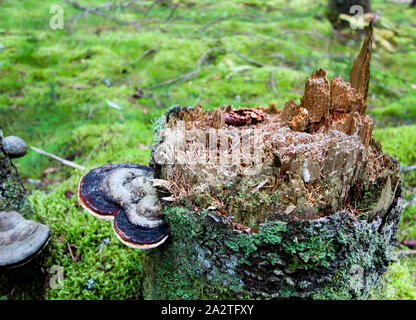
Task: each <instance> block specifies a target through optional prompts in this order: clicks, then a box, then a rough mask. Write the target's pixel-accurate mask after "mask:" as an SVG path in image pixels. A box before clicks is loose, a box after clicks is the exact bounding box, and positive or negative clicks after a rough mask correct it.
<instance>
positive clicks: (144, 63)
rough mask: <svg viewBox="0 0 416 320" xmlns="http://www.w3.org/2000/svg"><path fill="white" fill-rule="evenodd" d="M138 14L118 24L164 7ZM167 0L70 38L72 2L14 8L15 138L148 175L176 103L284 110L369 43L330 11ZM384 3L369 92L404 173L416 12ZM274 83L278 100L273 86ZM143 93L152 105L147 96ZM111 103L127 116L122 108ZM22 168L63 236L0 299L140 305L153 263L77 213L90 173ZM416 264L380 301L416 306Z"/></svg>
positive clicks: (10, 32)
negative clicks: (162, 120)
mask: <svg viewBox="0 0 416 320" xmlns="http://www.w3.org/2000/svg"><path fill="white" fill-rule="evenodd" d="M80 2H81V3H82V4H84V5H87V6H94V5H97V3H98V2H97V1H80ZM100 3H101V2H100ZM140 3H141V5H143V6H144V7H143V8H141V10H140V11H135V10H131V9H124V10H120V12H119V13H118V14H117V17H118V18H119V19H123V20H138V21H141V20H142V18H143V17H144V14H143V12H144V11H146V6H147V7H148V6H150V5H151V4H152V2H151V1H143V2H140ZM168 3H169V2H168V1H165V2H161V3H160V4H158V5H156V6H154V7H153V8H152V10H151V11H150V12H149V14H148V16H147V17H148V18H149V19H145V20H143V21H142V22H143V23H142V27H137V26H133V25H125V24H121V23H118V22H116V21H113V20H111V19H108V18H101V17H99V16H96V15H94V14H88V15H87V16H86V17H85V18H83V17H81V18H80V19H79V20H78V22H77V23H76V25H74V26H73V28H70V27H71V23H70V22H68V23H66V25H65V29H64V30H55V31H54V30H51V29H49V27H48V26H49V19H50V17H51V16H52V14H51V13H50V12H49V10H50V7H51V6H52V5H56V4H61V5H62V6H63V8H64V17H65V19H68V18H70V17H72V16H73V15H75V14H77V13H79V11H78V10H76V9H74V8H72V7H71V6H70V5H68V3H66V2H61V1H52V0H47V1H41V2H39V1H34V0H24V1H11V0H5V1H2V3H1V10H0V125H1V126H2V127H3V132H4V134H5V135H12V134H13V135H18V136H21V137H22V138H23V139H25V140H26V141H27V143H28V144H29V145H33V146H36V147H39V148H42V149H44V150H46V151H48V152H51V153H54V154H57V155H59V156H61V157H65V158H67V159H69V160H73V161H75V162H77V163H79V164H83V165H85V166H86V167H87V168H93V167H96V166H99V165H102V164H104V163H107V162H136V163H142V164H147V163H148V160H149V157H150V148H146V147H145V146H150V145H151V143H152V141H153V131H152V130H153V122H154V121H155V119H156V118H157V117H158V116H160V115H161V114H163V113H164V111H165V109H166V108H167V107H168V106H170V105H173V104H180V105H184V106H185V105H189V106H193V105H195V104H198V103H200V104H202V105H203V106H205V107H208V108H211V107H216V106H218V105H221V104H232V105H235V106H238V105H244V106H255V105H258V104H260V105H267V104H269V103H270V102H275V103H276V104H277V105H278V106H279V107H282V106H283V104H284V102H286V101H287V100H289V99H292V98H293V99H295V100H296V101H298V100H299V98H300V96H301V95H302V92H303V85H304V82H305V79H306V77H307V76H308V75H310V74H311V73H312V71H313V70H314V69H317V68H318V67H323V68H325V69H326V70H327V71H328V74H329V75H331V76H335V75H338V74H343V75H344V76H345V78H347V79H348V74H349V70H350V68H351V65H352V62H353V59H354V57H355V55H356V53H357V52H358V50H359V48H360V45H361V39H360V38H359V37H355V36H351V32H350V31H347V32H344V33H343V34H335V33H334V32H333V30H332V28H331V25H330V24H329V23H328V21H327V20H326V19H325V17H324V15H325V8H326V1H324V0H316V1H306V0H296V1H290V2H287V1H283V0H276V1H268V2H264V1H256V0H245V1H241V0H232V1H226V2H225V1H223V2H220V1H198V2H191V1H187V0H186V1H182V0H181V1H177V2H175V3H177V4H178V8H177V9H176V10H175V11H174V12H173V15H172V16H171V17H170V14H171V12H172V11H171V8H170V7H169V5H168ZM372 6H373V9H374V10H375V11H377V10H380V12H381V21H380V24H379V31H378V32H379V34H378V36H377V37H378V40H379V41H378V42H376V47H375V50H374V53H373V58H372V67H371V72H372V78H371V83H370V95H369V112H370V114H371V115H372V116H373V117H374V118H375V123H376V131H375V135H376V137H378V138H379V139H380V140H381V142H382V144H383V147H384V149H385V150H386V151H387V152H388V153H389V154H391V155H393V156H395V157H397V158H398V159H399V161H400V163H401V164H402V165H410V164H414V163H416V154H415V152H416V151H415V150H416V134H415V133H416V124H415V123H414V120H415V118H416V50H415V44H416V37H415V35H416V27H415V25H414V23H413V21H414V14H415V12H414V9H413V10H412V9H408V8H407V5H405V4H399V3H393V2H386V1H381V0H374V1H372ZM107 13H108V14H109V15H111V14H112V13H111V12H107ZM169 17H170V18H169ZM391 32H393V34H392V33H391ZM270 37H272V39H270ZM265 39H269V40H268V41H265ZM386 39H387V40H386ZM376 41H377V38H376ZM383 41H388V43H389V45H390V46H389V45H386V44H385V42H383ZM383 43H384V45H383ZM212 47H221V48H219V49H217V50H214V51H212V52H211V54H210V56H209V59H207V61H206V62H205V63H204V64H203V65H202V67H201V70H200V72H199V73H198V74H196V75H195V76H194V77H192V78H190V79H188V80H187V81H183V82H182V81H178V82H175V83H173V84H171V85H163V86H159V87H154V85H155V84H159V83H161V82H163V81H165V80H168V79H171V78H175V77H177V76H179V75H181V74H184V73H186V72H189V71H192V70H194V69H195V68H196V66H197V63H198V60H199V58H200V57H201V55H202V54H203V53H204V52H205V51H206V50H208V49H209V48H212ZM238 53H241V54H243V55H244V56H247V57H250V58H251V59H253V60H255V61H257V62H260V63H261V64H264V66H261V64H260V65H259V64H257V65H256V64H253V63H250V62H248V61H247V60H245V59H243V58H242V57H241V56H239V55H238ZM241 70H245V71H244V72H241ZM272 73H273V74H274V80H275V85H276V89H277V92H278V95H275V93H274V92H273V90H272V88H271V75H272ZM138 89H142V90H143V92H144V94H137V92H138ZM139 91H140V90H139ZM135 93H136V94H135ZM106 100H109V101H111V102H114V103H116V104H118V105H119V106H121V107H122V109H121V110H118V109H115V108H112V107H110V106H109V105H108V103H107V102H106ZM92 150H93V152H92V153H91V151H92ZM14 163H15V164H16V165H17V168H18V170H19V172H20V174H21V176H22V178H23V180H24V182H25V185H26V187H27V189H28V190H29V191H30V192H33V193H32V194H31V196H30V201H31V203H32V206H33V209H34V215H33V219H36V220H38V221H42V222H44V223H46V224H48V225H49V226H50V227H51V230H52V239H51V243H50V246H49V249H48V250H49V251H48V252H47V253H48V254H45V259H44V260H42V261H41V262H39V263H38V264H37V266H39V265H40V267H39V268H40V269H39V270H41V271H39V272H40V273H39V274H36V276H33V278H31V277H30V272H29V273H28V274H29V277H24V276H23V275H24V272H22V273H21V274H22V279H23V280H22V281H20V282H15V281H6V280H7V279H6V280H5V278H1V282H0V297H2V298H3V299H21V298H22V297H23V298H25V299H27V298H40V299H41V298H46V299H97V298H98V299H101V298H111V299H124V298H130V299H135V298H140V297H141V294H142V287H141V286H142V284H141V280H142V275H143V267H142V264H141V262H140V261H141V256H142V254H143V253H142V252H140V251H134V250H131V249H128V248H127V247H124V246H123V245H122V244H120V243H119V242H118V241H117V240H116V238H115V237H114V236H113V232H112V230H111V223H106V222H104V221H99V220H96V219H94V218H93V217H90V216H88V215H87V214H86V213H85V212H84V211H83V210H81V208H80V207H79V206H77V201H76V196H73V197H72V198H70V193H68V192H67V191H70V192H72V193H73V194H76V186H77V182H78V179H79V177H80V176H81V172H76V171H75V170H73V169H72V168H69V167H63V166H61V165H60V164H58V163H56V162H53V161H52V160H50V159H49V158H47V157H44V156H41V155H39V154H36V153H34V152H32V151H29V153H28V154H27V155H26V156H25V157H24V158H21V159H19V160H16V161H14ZM50 167H58V168H59V169H60V170H59V171H58V172H57V173H54V174H48V175H47V176H46V177H43V178H44V181H45V178H46V181H45V182H47V183H46V184H43V185H41V186H40V187H36V186H35V185H34V184H31V183H28V179H29V178H30V179H40V178H41V177H42V175H41V173H42V171H43V170H45V169H47V168H50ZM406 183H407V185H408V186H415V185H416V179H415V176H414V175H409V176H408V177H407V179H406ZM415 214H416V207H409V208H408V209H406V211H405V212H404V216H403V220H402V223H401V230H400V234H399V239H400V240H401V239H404V238H407V239H415V238H416V220H415V219H414V216H415ZM107 239H109V240H107ZM107 241H109V243H107ZM68 247H70V248H71V250H69V248H68ZM100 247H102V249H101V250H100ZM71 252H72V256H73V257H72V256H71ZM415 261H416V259H414V258H403V259H400V260H399V261H398V262H397V263H395V264H394V265H392V267H391V268H390V269H389V271H388V272H387V274H386V276H385V280H384V284H383V286H382V290H381V291H380V293H378V294H375V295H374V296H375V298H387V299H415V298H416V288H415V285H414V282H415V281H416V263H415ZM54 265H59V266H62V267H63V271H64V278H65V280H64V287H63V289H51V288H50V286H49V280H50V278H51V277H53V274H49V270H50V268H51V267H52V266H54ZM3 276H4V274H3V275H2V277H3ZM6 278H7V277H6ZM9 278H10V277H9ZM9 280H10V279H9Z"/></svg>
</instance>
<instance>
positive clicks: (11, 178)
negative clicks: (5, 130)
mask: <svg viewBox="0 0 416 320" xmlns="http://www.w3.org/2000/svg"><path fill="white" fill-rule="evenodd" d="M12 210H15V211H18V212H20V213H21V214H22V215H23V216H25V217H29V216H30V215H31V213H32V210H31V208H30V205H29V202H28V201H27V198H26V191H25V189H24V187H23V185H22V182H21V180H20V178H19V175H18V173H17V170H16V168H15V166H14V165H13V163H12V162H11V160H10V158H9V157H8V156H7V154H6V153H5V152H4V149H3V142H2V136H1V129H0V211H12Z"/></svg>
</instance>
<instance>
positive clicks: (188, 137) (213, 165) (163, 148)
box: [154, 27, 400, 224]
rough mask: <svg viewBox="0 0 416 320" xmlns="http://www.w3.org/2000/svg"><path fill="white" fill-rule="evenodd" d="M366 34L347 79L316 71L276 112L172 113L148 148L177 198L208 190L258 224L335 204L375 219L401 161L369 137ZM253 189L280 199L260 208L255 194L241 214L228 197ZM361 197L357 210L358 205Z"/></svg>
mask: <svg viewBox="0 0 416 320" xmlns="http://www.w3.org/2000/svg"><path fill="white" fill-rule="evenodd" d="M372 40H373V33H372V28H371V27H370V29H369V32H368V34H367V38H366V39H365V41H364V43H363V47H362V49H361V51H360V53H359V54H358V56H357V58H356V59H355V61H354V64H353V66H352V70H351V78H352V81H353V83H351V82H346V81H345V80H344V79H343V77H342V76H339V77H333V78H332V80H331V81H329V80H328V79H327V74H326V71H325V70H323V69H318V70H317V71H315V72H314V73H313V74H312V75H311V76H310V77H309V78H308V79H307V81H306V83H305V92H304V96H303V97H302V98H301V102H300V104H296V103H295V102H294V101H288V102H287V103H286V104H285V106H284V108H283V110H282V111H281V112H279V111H276V110H275V109H273V108H262V107H255V108H251V109H250V108H236V109H232V108H231V107H230V106H222V107H220V108H218V109H214V110H213V111H211V112H208V111H204V110H203V109H202V107H201V106H198V107H196V108H194V109H192V108H177V109H175V110H173V111H171V112H170V113H169V116H167V122H166V128H167V129H166V130H165V131H162V132H160V134H161V141H162V142H161V143H160V144H159V145H157V147H156V148H155V150H154V154H156V155H159V156H160V157H161V159H160V160H161V161H162V162H163V161H166V162H169V164H167V165H163V164H162V168H163V170H162V176H161V177H160V178H161V179H164V180H168V181H171V183H172V186H171V187H172V188H171V189H172V192H173V193H174V196H176V198H177V199H187V200H189V199H192V201H193V203H194V204H195V205H196V206H197V207H200V208H204V204H203V202H204V201H203V199H206V198H207V197H211V198H212V199H215V200H214V201H215V202H216V203H218V208H219V209H220V210H223V211H224V212H227V213H228V215H231V216H233V217H235V218H236V221H237V222H239V223H242V224H244V223H250V224H252V223H254V224H260V223H262V222H264V221H265V219H267V218H269V217H270V212H274V213H272V215H275V217H278V219H294V218H296V219H298V218H300V219H316V218H319V217H322V216H328V215H331V214H334V213H335V212H337V211H338V210H341V209H345V210H347V211H348V212H350V213H351V214H353V215H357V216H358V215H361V214H363V212H365V214H367V215H368V216H369V217H371V218H374V217H376V216H378V215H380V214H382V212H385V211H386V210H387V209H388V208H389V206H390V205H391V203H392V201H393V198H394V195H395V193H396V190H397V187H398V185H399V181H400V175H399V169H398V166H397V163H395V162H394V161H392V160H391V158H389V157H388V156H386V155H384V154H383V152H382V150H379V149H378V148H376V147H373V146H372V145H371V143H372V129H373V121H372V119H371V118H370V117H369V116H368V115H366V107H365V106H366V97H367V93H368V82H369V76H370V63H369V62H370V61H369V59H370V57H371V43H372ZM252 180H254V181H252ZM259 185H260V187H258V186H259ZM227 186H229V187H227ZM253 189H254V190H256V192H257V193H262V194H265V195H268V196H271V194H272V193H273V192H275V193H276V194H277V196H276V197H277V198H276V203H272V204H270V205H269V207H268V208H266V209H265V208H264V207H263V204H261V203H260V202H255V204H254V205H253V206H251V207H250V208H249V209H247V210H248V212H244V213H242V211H243V210H242V209H241V203H239V201H235V200H233V199H234V198H235V197H236V194H244V193H246V192H249V193H251V194H252V192H251V191H252V190H253ZM218 190H221V195H220V196H219V195H218V192H219V191H218ZM369 194H370V195H371V197H370V196H369ZM368 198H371V201H369V200H368ZM224 199H226V200H224ZM357 202H364V204H363V205H362V206H363V208H360V209H359V210H357V209H355V207H354V205H353V203H357ZM370 202H371V203H370ZM209 204H210V205H211V204H212V202H210V203H209ZM207 205H208V204H207ZM293 207H295V208H297V209H298V210H289V208H293ZM360 210H361V211H360ZM267 212H268V213H267ZM250 221H251V222H250Z"/></svg>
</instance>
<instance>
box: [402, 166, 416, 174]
mask: <svg viewBox="0 0 416 320" xmlns="http://www.w3.org/2000/svg"><path fill="white" fill-rule="evenodd" d="M413 170H416V164H414V165H411V166H403V167H400V171H401V172H402V173H409V172H410V171H413Z"/></svg>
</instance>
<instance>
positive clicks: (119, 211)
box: [78, 163, 169, 249]
mask: <svg viewBox="0 0 416 320" xmlns="http://www.w3.org/2000/svg"><path fill="white" fill-rule="evenodd" d="M152 179H153V171H152V169H150V168H149V167H146V166H143V165H138V164H133V163H118V164H112V163H110V164H106V165H103V166H101V167H98V168H95V169H93V170H91V171H89V172H87V173H86V174H85V175H84V176H83V177H82V178H81V180H80V182H79V186H78V200H79V202H80V204H81V205H82V207H83V208H84V209H85V210H86V211H87V212H88V213H90V214H91V215H93V216H94V217H96V218H100V219H105V220H112V221H113V229H114V233H115V235H116V236H117V238H118V239H119V240H120V241H121V242H122V243H124V244H125V245H126V246H128V247H131V248H136V249H151V248H154V247H157V246H159V245H161V244H162V243H163V242H165V240H166V239H167V237H168V234H169V226H168V224H167V223H166V222H165V221H164V220H163V219H162V214H163V208H162V204H161V203H160V200H159V198H158V195H157V191H156V189H155V188H154V187H153V185H152V182H151V180H152Z"/></svg>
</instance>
